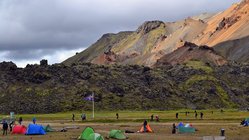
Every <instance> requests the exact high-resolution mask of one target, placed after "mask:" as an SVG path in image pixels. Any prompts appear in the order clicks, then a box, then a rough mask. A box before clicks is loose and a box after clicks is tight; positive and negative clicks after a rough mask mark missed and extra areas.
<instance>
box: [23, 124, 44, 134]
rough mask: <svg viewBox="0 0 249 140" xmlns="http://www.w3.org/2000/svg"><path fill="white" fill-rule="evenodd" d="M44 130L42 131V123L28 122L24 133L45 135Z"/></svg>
mask: <svg viewBox="0 0 249 140" xmlns="http://www.w3.org/2000/svg"><path fill="white" fill-rule="evenodd" d="M45 134H46V132H45V131H44V129H43V127H42V125H38V124H29V126H28V128H27V131H26V135H45Z"/></svg>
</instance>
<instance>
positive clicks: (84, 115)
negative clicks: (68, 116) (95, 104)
mask: <svg viewBox="0 0 249 140" xmlns="http://www.w3.org/2000/svg"><path fill="white" fill-rule="evenodd" d="M81 120H82V121H83V120H86V114H84V113H82V115H81Z"/></svg>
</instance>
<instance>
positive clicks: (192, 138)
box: [0, 110, 249, 140]
mask: <svg viewBox="0 0 249 140" xmlns="http://www.w3.org/2000/svg"><path fill="white" fill-rule="evenodd" d="M212 111H213V114H212ZM176 112H178V113H179V118H178V120H177V119H176V118H175V113H176ZM185 112H190V113H189V114H188V115H187V116H186V114H185ZM197 112H203V113H204V118H203V119H200V118H199V117H198V118H197V119H195V117H194V110H177V111H120V112H119V116H120V118H119V119H118V120H117V119H116V116H115V114H116V112H111V111H108V112H106V111H105V112H103V111H97V112H96V113H95V118H94V119H92V112H91V111H87V112H86V116H87V120H84V121H82V120H81V119H80V115H81V112H67V113H56V114H32V115H31V114H29V115H25V114H23V115H21V116H22V117H23V120H24V122H23V125H25V126H26V127H27V126H28V124H30V123H31V122H32V121H31V120H32V117H34V116H35V117H36V118H37V124H39V125H43V126H47V125H48V124H49V126H50V127H51V129H52V130H53V131H54V132H46V134H45V135H23V134H9V133H8V135H7V136H2V135H1V137H0V139H9V140H15V139H18V140H30V139H33V140H43V139H46V140H54V139H61V140H69V139H71V140H73V139H75V140H77V139H78V138H79V136H80V135H81V133H82V131H83V130H84V129H85V128H87V127H90V128H93V130H94V132H95V133H99V134H100V135H102V136H103V139H105V140H106V139H108V136H109V133H110V131H111V130H121V131H125V130H126V131H127V130H128V131H130V132H134V133H123V134H124V135H125V136H127V137H128V139H129V140H165V139H172V140H182V139H184V140H200V139H201V140H202V139H203V138H204V137H205V136H212V137H217V136H220V130H221V129H225V137H226V139H229V140H236V139H239V140H248V133H249V127H243V126H241V125H240V122H241V120H242V119H243V118H248V116H249V112H244V111H237V110H225V111H224V112H220V110H197ZM72 113H75V121H74V122H73V121H72V120H71V117H72ZM151 114H154V115H158V116H159V118H160V120H159V122H156V121H155V120H154V121H150V119H151V118H150V115H151ZM3 117H6V116H3V115H2V116H1V118H3ZM15 117H16V118H18V117H19V115H18V114H16V116H15ZM145 119H146V120H147V121H148V124H149V125H150V127H151V129H152V130H153V132H152V133H138V131H139V130H140V128H141V126H142V125H143V121H144V120H145ZM180 122H183V123H184V124H191V125H192V126H193V127H194V128H195V129H196V130H197V131H195V132H194V133H179V132H177V133H176V134H172V133H171V131H172V124H173V123H176V124H179V123H180ZM16 123H17V122H16ZM63 128H65V129H66V128H68V129H67V131H66V132H60V131H61V130H62V129H63ZM109 139H111V138H109Z"/></svg>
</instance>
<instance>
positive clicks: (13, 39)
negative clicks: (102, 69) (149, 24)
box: [0, 0, 240, 67]
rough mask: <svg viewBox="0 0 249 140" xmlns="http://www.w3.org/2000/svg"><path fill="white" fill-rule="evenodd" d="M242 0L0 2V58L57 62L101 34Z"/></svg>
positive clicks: (218, 8) (213, 9)
mask: <svg viewBox="0 0 249 140" xmlns="http://www.w3.org/2000/svg"><path fill="white" fill-rule="evenodd" d="M239 1H240V0H0V62H1V61H13V62H14V63H16V64H17V65H18V66H19V67H25V66H26V64H28V63H29V64H33V63H39V60H41V59H48V60H49V63H50V64H52V63H59V62H62V61H63V60H65V59H66V58H68V57H70V56H72V55H74V54H75V53H76V52H79V51H82V50H84V48H86V47H88V46H89V45H91V44H92V43H94V42H95V41H96V40H97V39H98V38H99V37H101V35H102V34H104V33H110V32H112V33H116V32H119V31H123V30H136V28H137V27H138V26H139V25H140V24H142V23H143V22H144V21H148V20H162V21H175V20H180V19H183V18H186V17H188V16H192V15H198V14H200V13H203V12H211V13H213V12H219V11H222V10H224V9H226V8H228V7H229V6H230V5H231V4H233V3H235V2H239Z"/></svg>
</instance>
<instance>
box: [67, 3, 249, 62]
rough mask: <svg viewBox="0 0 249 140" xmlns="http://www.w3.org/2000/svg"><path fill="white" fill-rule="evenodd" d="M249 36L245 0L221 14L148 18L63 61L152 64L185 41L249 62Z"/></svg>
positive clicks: (227, 57) (248, 18)
mask: <svg viewBox="0 0 249 140" xmlns="http://www.w3.org/2000/svg"><path fill="white" fill-rule="evenodd" d="M248 36H249V1H248V0H244V1H242V2H241V3H238V4H234V5H232V6H231V7H230V8H229V9H227V10H225V11H223V12H220V13H218V14H214V15H213V14H207V13H204V14H201V15H199V16H195V17H189V18H187V19H184V20H181V21H177V22H162V21H148V22H145V23H144V24H142V25H141V26H140V27H139V28H138V29H137V30H136V31H133V32H125V33H124V32H121V33H117V34H107V35H104V36H102V37H101V38H100V39H99V40H98V41H97V42H96V43H94V44H93V45H92V46H90V47H89V48H87V49H86V50H85V51H83V52H81V53H79V54H77V55H75V56H73V57H71V58H69V59H67V60H66V61H65V62H63V63H64V64H66V65H71V64H73V63H80V62H91V63H95V64H139V65H145V66H153V65H155V63H157V61H158V60H160V61H162V59H161V58H162V57H165V55H168V54H170V53H172V52H174V51H175V50H177V49H178V48H180V47H182V46H183V44H184V43H185V42H192V43H195V44H197V45H199V46H205V45H206V46H209V47H214V50H215V51H216V52H217V54H216V55H221V56H222V57H224V58H225V59H227V60H231V61H236V62H247V63H248V62H249V61H248V60H249V55H246V54H247V53H248V51H249V47H248V42H249V40H248V39H247V38H248ZM240 52H242V53H240ZM211 57H212V56H211ZM182 58H186V56H183V57H182ZM196 58H200V57H198V56H196ZM210 60H212V58H210ZM214 63H215V62H214Z"/></svg>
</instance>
